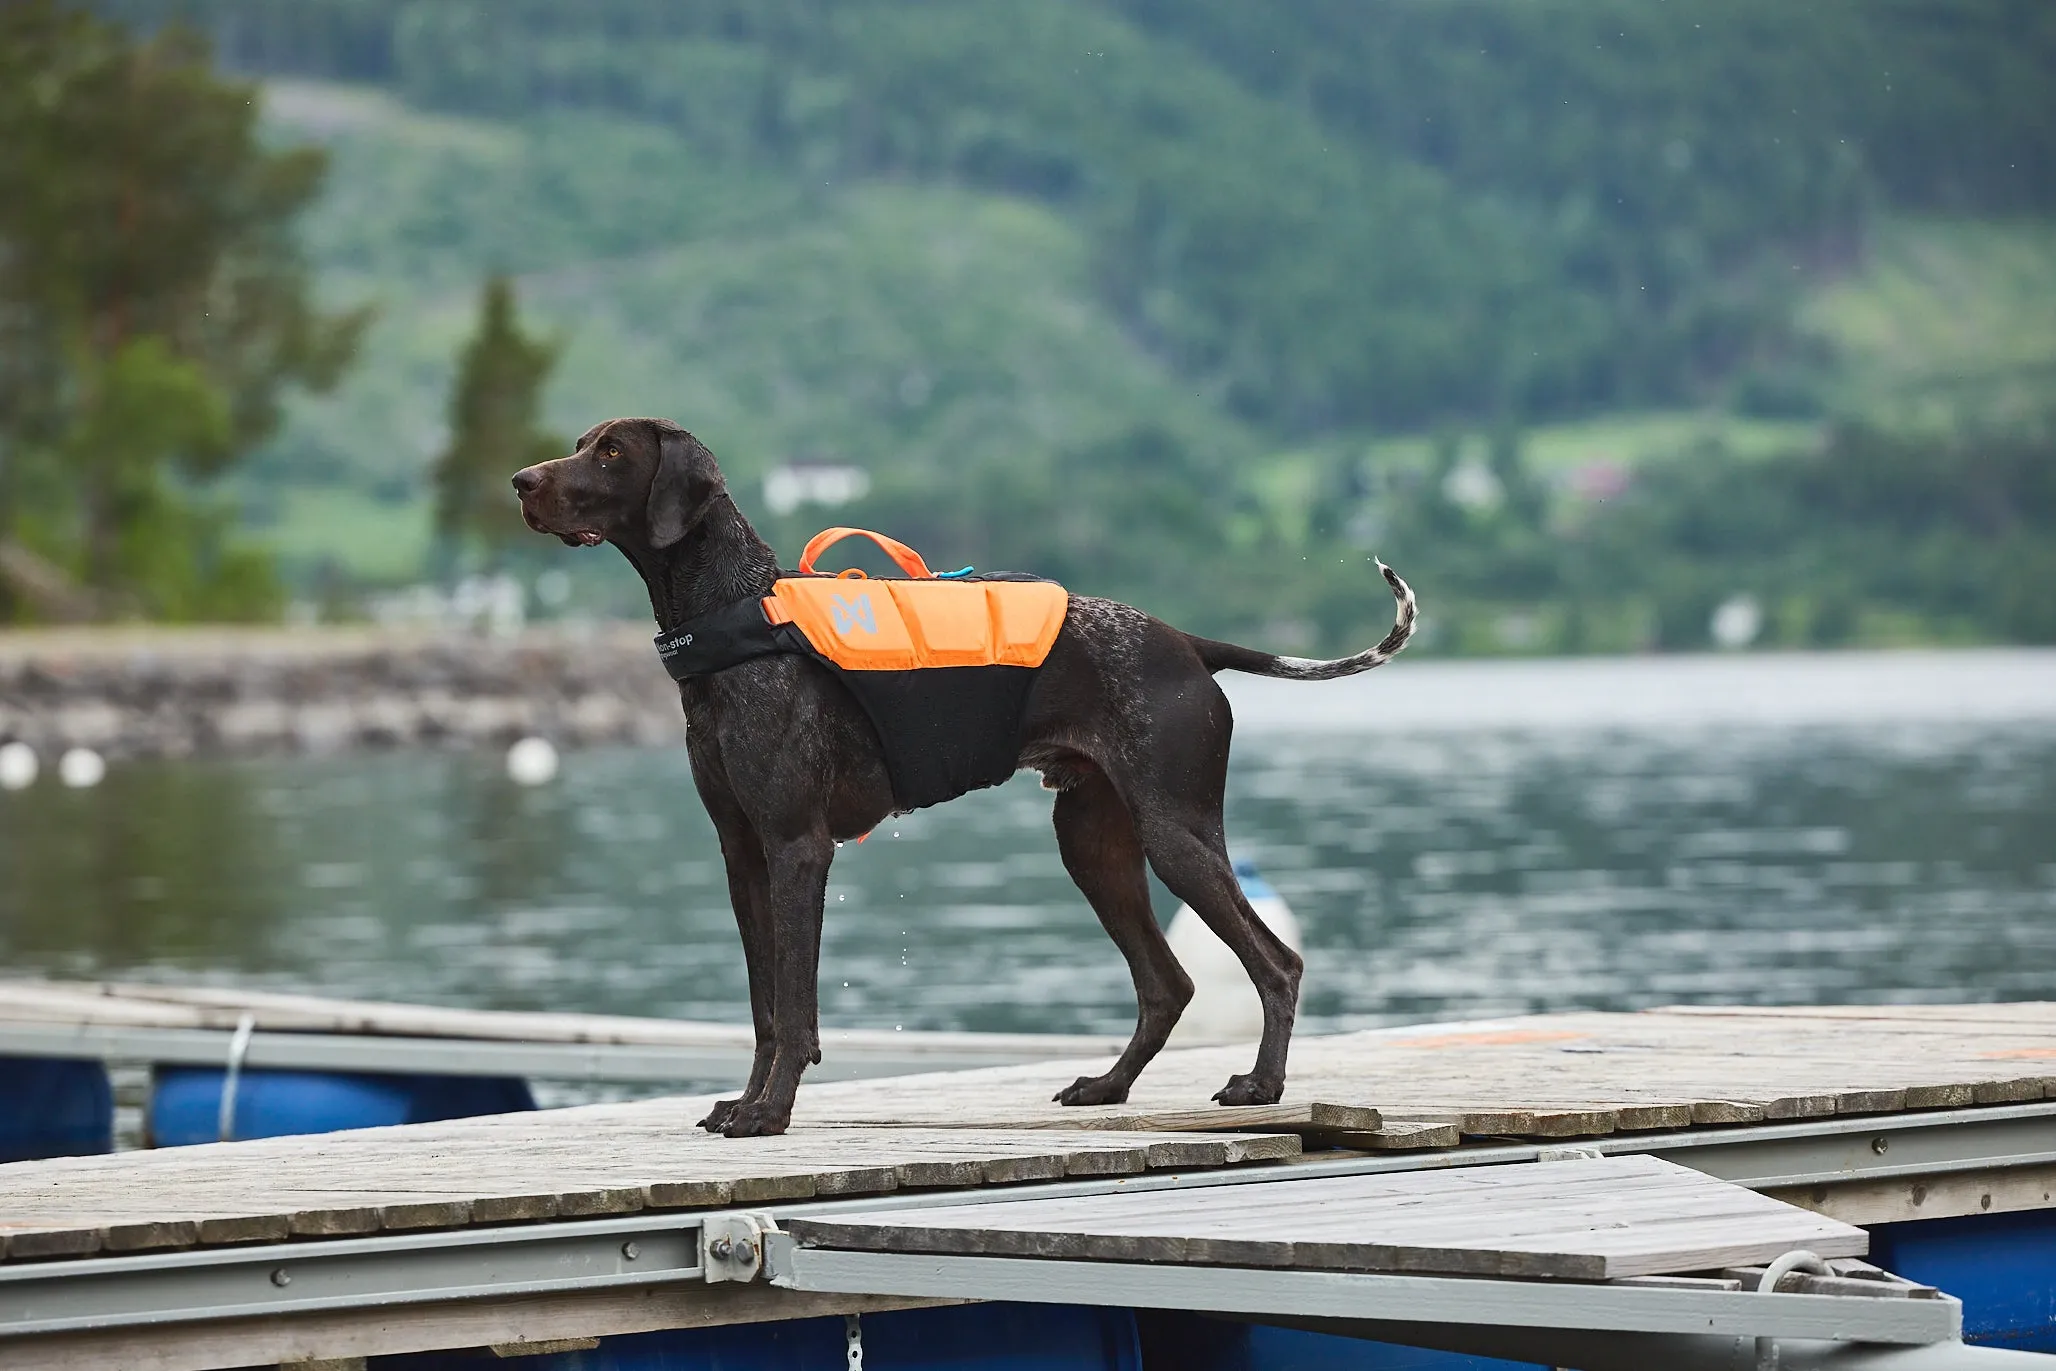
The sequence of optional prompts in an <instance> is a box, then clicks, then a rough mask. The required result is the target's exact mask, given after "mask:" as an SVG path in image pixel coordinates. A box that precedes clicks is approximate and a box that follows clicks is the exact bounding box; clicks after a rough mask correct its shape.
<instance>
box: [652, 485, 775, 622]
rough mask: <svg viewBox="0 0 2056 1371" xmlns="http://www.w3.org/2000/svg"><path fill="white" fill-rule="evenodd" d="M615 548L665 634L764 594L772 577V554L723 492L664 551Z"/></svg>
mask: <svg viewBox="0 0 2056 1371" xmlns="http://www.w3.org/2000/svg"><path fill="white" fill-rule="evenodd" d="M617 546H619V547H620V548H621V553H622V555H623V556H625V557H627V558H628V561H629V565H631V566H633V567H634V568H635V569H636V571H637V572H638V573H640V574H641V576H642V578H643V584H644V585H645V586H647V587H649V591H650V608H651V609H652V610H653V611H655V613H656V616H657V627H658V628H659V629H661V630H663V631H664V632H666V633H668V632H670V631H671V630H672V629H674V628H677V627H679V626H680V625H682V624H685V623H687V622H688V621H690V620H693V619H697V618H699V617H700V616H701V615H702V614H710V613H712V612H713V611H714V610H717V609H720V608H721V607H722V606H723V605H731V604H734V603H735V602H736V601H737V600H744V599H750V598H752V597H755V596H762V595H769V594H770V593H771V586H772V583H773V582H775V581H776V580H777V579H778V554H777V553H775V552H773V551H772V550H771V545H770V544H769V543H767V542H765V541H764V540H763V539H762V538H760V537H758V536H757V530H756V529H754V528H752V527H751V526H750V521H749V520H748V519H745V518H744V517H743V513H742V511H741V510H739V509H737V508H736V507H735V501H733V500H731V499H729V498H728V492H727V491H725V490H723V491H721V492H720V493H718V494H717V495H715V496H714V497H713V498H712V499H710V500H709V501H708V502H707V505H706V508H705V510H704V511H703V512H702V513H701V514H700V516H699V518H697V519H696V520H694V521H693V524H692V526H691V527H690V528H688V529H687V530H686V533H685V536H684V537H683V538H681V539H679V540H678V541H677V542H675V543H673V544H672V545H671V546H670V547H667V548H661V549H660V548H651V547H647V546H642V547H630V546H628V545H627V544H625V543H624V544H618V545H617Z"/></svg>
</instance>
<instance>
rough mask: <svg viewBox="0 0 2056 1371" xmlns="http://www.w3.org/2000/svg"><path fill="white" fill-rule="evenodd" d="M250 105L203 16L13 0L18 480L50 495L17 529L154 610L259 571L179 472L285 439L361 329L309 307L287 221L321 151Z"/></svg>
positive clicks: (7, 79)
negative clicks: (286, 139)
mask: <svg viewBox="0 0 2056 1371" xmlns="http://www.w3.org/2000/svg"><path fill="white" fill-rule="evenodd" d="M256 117H257V110H256V96H255V88H254V87H252V86H250V85H247V84H244V83H237V82H230V81H224V80H222V79H220V78H219V77H218V76H216V75H215V74H214V72H213V70H212V68H211V65H210V60H209V57H208V53H207V49H206V45H205V44H204V43H203V42H202V41H201V39H200V38H199V37H198V36H197V35H196V34H194V33H192V32H191V31H189V30H186V29H183V28H178V27H172V28H168V29H166V30H164V31H162V32H161V33H159V34H158V35H157V36H155V37H154V38H152V39H150V40H148V41H146V42H141V43H138V42H135V41H133V40H131V38H130V37H129V36H128V35H127V33H126V32H124V31H123V30H121V29H119V28H117V27H114V26H113V25H110V24H108V23H106V22H104V21H101V20H98V19H95V18H92V17H90V16H88V15H83V14H79V13H74V12H70V11H66V10H63V9H60V8H59V7H57V6H56V5H54V4H51V3H46V2H45V0H30V2H29V3H24V4H18V5H10V6H7V7H5V8H0V320H4V321H5V329H6V336H7V339H8V343H9V349H8V351H9V357H8V362H7V364H6V365H5V367H4V368H0V387H4V388H5V393H4V394H0V460H4V461H5V462H6V463H7V465H8V467H9V468H11V469H12V470H11V471H10V473H9V474H10V475H12V476H13V477H14V478H15V479H13V480H9V481H4V482H0V486H4V487H6V488H8V489H9V490H10V491H11V492H27V491H34V492H36V493H37V496H38V499H37V503H36V504H35V505H34V506H33V507H30V506H27V505H25V504H24V503H22V502H21V500H20V499H19V498H17V499H15V501H14V502H13V503H12V504H11V505H10V504H0V537H9V536H12V537H18V538H19V539H20V540H21V541H22V542H23V543H25V544H28V545H29V546H31V547H33V548H35V550H36V551H38V552H39V553H41V554H42V555H44V556H46V557H48V558H50V559H52V560H53V561H55V562H57V563H58V564H59V565H63V566H66V567H69V568H70V569H72V570H73V571H74V572H75V573H76V574H77V575H78V576H79V577H80V578H81V579H82V580H83V581H84V582H85V583H86V584H88V585H90V586H93V587H95V588H98V589H101V590H103V591H107V592H110V593H115V594H117V595H118V596H120V597H122V598H123V599H124V601H126V602H130V603H134V604H136V605H138V606H139V607H142V608H145V609H148V610H152V611H154V612H159V613H166V614H173V615H180V614H191V613H203V612H219V611H221V610H223V609H233V608H235V607H236V606H235V605H234V604H232V603H229V601H234V600H235V599H236V598H237V597H238V596H241V595H243V594H244V593H245V592H246V591H248V590H249V589H250V587H251V585H252V584H253V583H254V581H255V580H256V579H257V578H254V577H253V576H252V575H251V573H250V567H249V563H248V559H247V558H238V557H234V556H231V555H229V554H227V553H226V551H225V549H224V547H223V546H222V545H221V538H220V536H219V535H220V523H221V521H220V520H219V519H218V518H217V517H214V516H212V515H210V514H208V513H207V512H206V511H205V509H204V507H203V505H202V504H200V503H198V502H196V501H195V500H194V499H193V498H192V497H191V496H190V495H188V494H186V493H184V492H182V490H181V489H180V487H181V486H182V485H186V484H190V483H191V482H192V481H194V480H198V479H202V478H205V477H208V476H212V475H214V474H216V473H218V472H220V471H222V470H223V469H224V468H225V467H226V466H228V465H229V464H230V463H231V462H233V461H234V460H235V458H236V457H237V456H238V455H240V454H241V453H243V452H245V451H247V450H248V449H249V447H250V446H251V445H252V444H253V443H254V442H256V441H258V440H260V439H261V438H263V437H265V436H266V435H267V434H269V433H270V432H271V430H272V429H273V428H274V427H275V426H276V424H277V422H278V418H279V412H278V395H279V391H280V388H281V387H282V386H284V385H287V384H289V383H294V382H298V383H302V384H307V385H314V386H319V385H324V384H327V383H329V382H331V381H333V380H334V378H335V377H336V375H337V374H338V372H339V370H340V369H341V367H342V365H343V364H344V362H345V361H346V359H347V358H348V356H349V353H350V349H351V347H352V345H353V342H354V339H355V336H356V333H357V330H358V327H359V325H360V323H361V317H360V316H344V317H337V318H331V317H326V316H324V315H322V314H321V313H320V312H319V311H318V310H317V309H316V308H315V307H314V306H313V304H312V303H311V301H310V299H309V295H308V284H307V280H306V270H305V267H304V265H303V263H302V260H301V256H300V252H299V249H298V247H297V244H296V242H295V240H294V239H293V237H292V233H291V221H292V218H293V216H294V215H295V214H296V213H297V211H298V210H299V209H300V208H301V207H302V206H303V205H305V204H306V202H307V201H308V200H309V199H310V198H311V197H312V195H313V194H314V192H315V190H316V189H317V187H318V185H319V182H320V177H321V168H322V159H321V155H320V154H319V153H318V152H314V151H309V150H286V151H273V150H270V149H267V148H265V147H264V146H263V145H262V143H261V142H260V141H259V139H258V137H257V129H256ZM5 498H6V497H0V500H4V499H5ZM217 591H218V592H219V595H217ZM221 596H226V597H227V600H226V601H224V600H222V599H221V598H220V597H221ZM248 607H250V608H257V607H260V606H256V605H252V606H248Z"/></svg>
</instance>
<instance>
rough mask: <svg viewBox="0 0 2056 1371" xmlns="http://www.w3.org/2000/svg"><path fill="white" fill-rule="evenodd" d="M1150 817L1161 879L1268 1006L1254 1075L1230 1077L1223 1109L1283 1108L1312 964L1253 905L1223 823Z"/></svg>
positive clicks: (1150, 845)
mask: <svg viewBox="0 0 2056 1371" xmlns="http://www.w3.org/2000/svg"><path fill="white" fill-rule="evenodd" d="M1143 812H1144V815H1145V816H1146V817H1144V818H1143V820H1142V844H1143V848H1144V849H1145V850H1146V851H1147V852H1148V853H1149V861H1150V865H1151V866H1152V867H1153V868H1155V870H1156V874H1157V876H1158V878H1159V879H1161V880H1162V881H1163V883H1164V884H1165V885H1166V886H1169V887H1170V890H1171V893H1172V894H1173V895H1176V896H1177V897H1178V898H1179V899H1181V900H1183V901H1185V903H1187V904H1189V905H1191V906H1192V908H1193V911H1194V912H1195V913H1197V914H1198V915H1199V917H1200V918H1201V919H1203V920H1205V922H1206V926H1207V927H1208V928H1210V929H1212V930H1213V931H1214V936H1215V937H1217V938H1219V939H1220V940H1221V941H1222V942H1224V943H1226V944H1227V945H1228V947H1229V948H1230V950H1232V951H1233V952H1234V953H1235V956H1236V959H1237V960H1239V961H1240V962H1241V963H1242V969H1243V970H1244V971H1245V972H1247V973H1248V975H1249V979H1250V980H1251V982H1253V983H1254V984H1255V986H1256V993H1257V998H1258V1000H1260V1001H1261V1002H1262V1004H1263V1009H1264V1035H1263V1040H1262V1042H1261V1043H1259V1044H1258V1046H1257V1052H1256V1064H1255V1066H1253V1067H1252V1068H1251V1069H1250V1070H1249V1072H1248V1073H1247V1074H1246V1075H1239V1076H1230V1077H1229V1078H1228V1084H1227V1085H1225V1086H1223V1087H1222V1088H1221V1090H1220V1091H1219V1092H1218V1093H1217V1094H1216V1095H1215V1096H1214V1098H1215V1099H1216V1100H1219V1101H1220V1102H1221V1103H1222V1104H1276V1103H1277V1102H1278V1098H1279V1096H1281V1095H1283V1094H1284V1093H1285V1054H1286V1050H1287V1049H1288V1048H1289V1047H1290V1046H1291V1043H1292V1021H1293V1018H1294V1017H1295V1016H1296V1014H1297V1013H1298V1010H1299V978H1300V973H1301V971H1302V970H1303V969H1304V964H1303V963H1302V962H1301V961H1300V958H1299V954H1298V953H1297V952H1294V951H1293V950H1292V949H1291V948H1289V947H1287V946H1286V945H1285V943H1284V941H1283V940H1282V939H1281V938H1279V937H1278V935H1277V934H1275V933H1273V932H1271V930H1270V929H1269V928H1268V927H1266V926H1265V924H1264V921H1263V920H1262V919H1259V918H1258V917H1257V916H1256V911H1255V910H1253V909H1251V908H1250V907H1249V900H1248V899H1247V898H1246V897H1245V896H1244V895H1243V893H1242V884H1241V882H1239V881H1237V880H1236V879H1235V869H1234V867H1233V866H1232V865H1231V864H1230V863H1229V861H1228V848H1227V844H1226V841H1225V840H1224V838H1223V836H1222V832H1221V823H1220V820H1219V818H1217V817H1211V818H1201V817H1200V816H1197V815H1190V814H1187V815H1184V816H1180V815H1178V814H1176V813H1165V812H1164V811H1162V810H1145V811H1143ZM1216 814H1218V810H1217V811H1216Z"/></svg>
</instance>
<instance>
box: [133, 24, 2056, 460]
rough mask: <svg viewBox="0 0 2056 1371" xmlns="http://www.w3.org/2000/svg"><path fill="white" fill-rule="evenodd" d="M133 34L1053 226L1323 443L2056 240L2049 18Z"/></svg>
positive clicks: (1652, 375)
mask: <svg viewBox="0 0 2056 1371" xmlns="http://www.w3.org/2000/svg"><path fill="white" fill-rule="evenodd" d="M115 8H116V9H118V10H120V11H122V12H127V13H135V14H139V15H147V16H162V15H164V14H166V13H183V14H189V15H193V16H195V17H198V18H201V19H203V20H205V21H206V22H208V23H210V24H212V25H213V26H214V28H215V29H216V31H217V32H220V33H222V34H223V35H224V36H225V37H227V38H228V40H229V41H231V42H232V43H234V44H235V45H236V50H237V52H238V55H239V56H240V57H242V58H243V59H244V60H247V61H250V62H252V63H253V64H256V65H261V66H265V67H267V68H269V69H273V70H300V71H311V72H318V73H322V74H329V75H335V76H342V77H348V78H352V79H360V80H362V79H369V80H376V81H380V82H383V83H387V84H390V85H392V86H393V87H394V88H396V89H398V90H400V91H402V92H404V93H405V94H406V95H407V96H408V97H409V99H411V100H413V101H415V102H418V103H420V104H423V105H425V106H428V107H432V108H441V109H449V110H456V111H462V112H467V113H475V114H485V115H490V116H495V117H522V116H525V115H528V114H530V113H532V112H534V111H536V110H539V109H549V108H559V109H561V108H582V109H606V110H613V111H619V112H623V113H629V114H633V115H635V116H637V117H641V118H646V119H650V120H653V121H656V122H658V123H661V124H664V125H668V126H670V127H673V128H677V129H679V130H681V131H683V132H685V133H686V134H687V135H688V136H689V137H691V138H692V139H693V140H694V142H695V143H696V144H697V145H698V146H699V147H700V148H701V149H702V150H703V152H704V153H705V154H706V155H707V156H709V157H712V158H716V159H724V160H727V161H730V162H751V163H757V164H762V163H775V164H778V165H781V166H784V167H786V168H788V169H791V170H793V171H795V172H800V173H804V174H805V175H806V176H807V177H808V178H810V180H811V181H812V182H813V183H814V184H821V183H822V182H824V181H837V182H839V181H845V180H848V179H850V178H854V177H870V176H891V177H912V178H937V177H940V178H949V179H956V180H961V181H964V182H968V183H970V184H973V185H978V186H983V187H988V188H992V189H999V190H1004V191H1009V192H1013V193H1017V194H1025V195H1030V196H1034V197H1037V198H1040V199H1044V200H1048V201H1050V202H1052V203H1057V204H1061V205H1063V206H1065V207H1066V209H1067V210H1068V211H1069V212H1071V213H1074V214H1075V215H1077V216H1078V217H1079V218H1080V219H1081V221H1082V222H1084V223H1086V224H1087V225H1089V226H1090V228H1091V231H1092V234H1093V238H1094V242H1095V246H1096V249H1097V253H1098V257H1099V278H1100V282H1101V289H1102V292H1103V294H1104V296H1105V298H1106V299H1107V300H1108V302H1109V303H1110V304H1112V305H1113V306H1114V307H1116V308H1118V309H1119V310H1120V311H1121V313H1122V315H1123V317H1124V318H1126V319H1127V320H1128V321H1129V323H1130V326H1131V327H1132V328H1133V329H1134V330H1135V331H1136V332H1137V333H1138V335H1140V336H1142V337H1144V338H1145V339H1147V340H1148V341H1149V342H1150V343H1151V345H1152V346H1154V347H1156V348H1159V349H1161V350H1163V351H1164V352H1165V353H1166V354H1167V355H1169V356H1171V357H1173V358H1174V359H1175V360H1176V361H1177V362H1178V364H1179V365H1180V366H1181V368H1182V369H1184V370H1185V371H1186V372H1188V373H1189V374H1191V375H1194V376H1196V377H1200V378H1204V379H1205V380H1207V381H1209V382H1211V383H1213V384H1215V385H1217V386H1219V387H1221V388H1223V390H1224V392H1225V393H1226V394H1227V395H1228V397H1229V398H1230V399H1231V401H1232V402H1233V404H1234V406H1235V408H1236V409H1237V411H1238V412H1239V413H1241V414H1242V415H1243V416H1245V417H1247V418H1250V419H1253V420H1256V421H1259V422H1262V423H1264V424H1266V425H1269V426H1273V427H1278V428H1282V429H1285V430H1288V431H1295V432H1307V431H1314V430H1319V429H1322V428H1326V427H1331V426H1335V425H1358V424H1366V423H1371V424H1378V425H1381V426H1391V425H1411V424H1419V423H1424V422H1432V421H1435V420H1437V419H1440V418H1448V417H1460V416H1480V415H1490V414H1496V413H1504V414H1511V415H1516V416H1520V417H1523V418H1527V419H1535V418H1540V417H1546V416H1549V415H1555V414H1564V413H1576V412H1585V411H1591V410H1595V409H1605V408H1610V407H1620V406H1632V405H1650V404H1668V403H1676V402H1680V401H1697V400H1703V399H1706V398H1708V397H1709V396H1714V395H1718V394H1720V393H1721V392H1722V390H1723V388H1724V387H1726V386H1728V385H1729V384H1730V383H1731V382H1732V381H1733V380H1734V379H1735V378H1737V377H1738V376H1740V377H1744V378H1746V377H1748V376H1749V375H1751V374H1754V373H1764V372H1774V371H1777V370H1779V369H1781V368H1785V367H1787V366H1789V365H1790V364H1791V363H1792V362H1793V361H1794V360H1795V358H1797V359H1798V360H1802V361H1803V360H1804V358H1803V356H1801V354H1802V352H1803V350H1802V349H1800V348H1799V346H1798V344H1797V340H1796V339H1795V337H1794V335H1793V333H1792V330H1791V328H1790V317H1789V313H1790V303H1791V291H1790V284H1791V282H1792V280H1793V273H1794V270H1795V268H1797V267H1800V266H1805V265H1810V264H1814V263H1818V262H1820V261H1822V260H1835V259H1837V258H1847V257H1848V256H1849V255H1851V254H1853V253H1855V252H1857V251H1858V250H1860V247H1861V242H1862V237H1863V232H1864V226H1865V223H1866V219H1867V215H1868V213H1869V212H1870V209H1871V207H1872V206H1874V205H1875V204H1877V203H1879V202H1888V203H1892V204H1897V205H1900V206H1903V207H1908V208H1937V207H1946V208H1950V209H1954V210H1965V209H1968V210H1972V211H1984V212H2020V211H2044V210H2047V209H2049V208H2051V206H2052V205H2056V183H2052V182H2051V180H2050V179H2049V178H2048V176H2047V175H2046V174H2045V172H2046V168H2047V167H2048V166H2049V165H2050V164H2051V161H2052V160H2056V112H2052V105H2051V102H2049V101H2047V100H2045V99H2042V98H2040V96H2039V94H2038V92H2039V91H2040V89H2041V88H2042V87H2043V86H2045V85H2046V82H2047V79H2048V76H2049V73H2050V71H2051V70H2056V10H2051V9H2050V8H2049V7H2048V6H2046V5H2043V4H2040V3H2038V0H1967V2H1960V0H1816V2H1815V3H1809V4H1806V5H1801V6H1794V5H1791V4H1789V3H1786V0H1685V2H1684V3H1668V4H1664V5H1650V4H1647V3H1644V0H1375V2H1371V0H1281V2H1280V3H1277V4H1266V5H1250V4H1247V3H1244V2H1243V0H1101V2H1100V3H1088V2H1087V0H993V3H987V4H980V5H975V6H965V5H950V4H936V3H929V2H928V0H756V2H753V3H742V0H691V2H690V3H673V0H592V2H591V3H587V4H582V5H578V6H566V5H561V4H557V3H554V0H492V3H487V2H486V0H302V3H300V4H298V5H296V6H294V7H293V8H292V11H291V16H290V17H288V16H287V15H285V14H283V13H281V11H280V10H279V8H278V7H277V6H274V5H269V4H267V3H265V2H264V0H125V3H121V4H117V5H116V6H115ZM1788 389H1789V388H1788ZM1779 403H1782V404H1785V405H1787V406H1790V405H1793V404H1802V405H1803V404H1804V403H1806V399H1805V396H1804V395H1803V394H1799V395H1786V396H1783V397H1782V398H1781V399H1780V400H1779Z"/></svg>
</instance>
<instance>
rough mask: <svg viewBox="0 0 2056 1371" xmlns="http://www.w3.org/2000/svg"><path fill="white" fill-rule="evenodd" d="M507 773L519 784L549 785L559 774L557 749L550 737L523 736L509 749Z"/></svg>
mask: <svg viewBox="0 0 2056 1371" xmlns="http://www.w3.org/2000/svg"><path fill="white" fill-rule="evenodd" d="M507 774H508V775H509V776H511V777H513V778H514V782H515V784H517V785H547V784H549V782H550V781H551V780H553V779H554V778H555V777H556V775H557V749H556V748H555V747H553V746H551V745H550V740H549V739H548V738H523V739H522V740H521V741H520V742H518V743H516V744H514V746H512V747H510V748H508V749H507Z"/></svg>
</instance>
